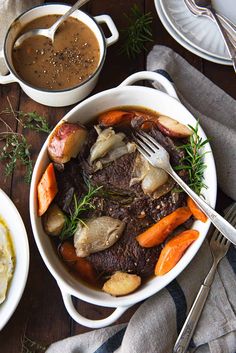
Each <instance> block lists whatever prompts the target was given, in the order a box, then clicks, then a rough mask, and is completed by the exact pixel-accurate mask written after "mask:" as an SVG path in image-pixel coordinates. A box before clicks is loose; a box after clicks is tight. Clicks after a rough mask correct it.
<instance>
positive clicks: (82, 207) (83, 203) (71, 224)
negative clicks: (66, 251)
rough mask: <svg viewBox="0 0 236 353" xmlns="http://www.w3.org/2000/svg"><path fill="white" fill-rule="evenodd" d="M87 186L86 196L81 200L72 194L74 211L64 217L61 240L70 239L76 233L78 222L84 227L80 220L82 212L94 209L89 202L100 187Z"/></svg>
mask: <svg viewBox="0 0 236 353" xmlns="http://www.w3.org/2000/svg"><path fill="white" fill-rule="evenodd" d="M87 186H88V191H87V194H85V195H84V196H83V197H82V199H81V200H78V199H77V197H76V195H75V194H74V211H73V212H72V211H70V215H69V216H67V217H66V221H65V224H64V227H63V229H62V232H61V234H60V238H61V240H65V239H68V238H70V237H72V236H73V235H74V234H75V232H76V229H77V226H78V223H79V222H80V223H82V224H84V225H85V226H86V224H85V223H84V221H83V220H82V219H81V214H82V213H83V212H84V211H88V210H90V209H94V208H95V207H94V205H93V204H92V203H91V201H92V199H93V197H94V196H95V195H96V194H97V193H98V191H99V190H100V189H101V188H102V186H99V187H93V186H92V185H91V184H87Z"/></svg>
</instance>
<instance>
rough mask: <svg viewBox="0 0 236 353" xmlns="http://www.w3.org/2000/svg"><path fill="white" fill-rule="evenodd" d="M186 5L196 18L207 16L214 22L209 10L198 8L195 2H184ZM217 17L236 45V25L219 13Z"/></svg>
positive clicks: (187, 0) (185, 0)
mask: <svg viewBox="0 0 236 353" xmlns="http://www.w3.org/2000/svg"><path fill="white" fill-rule="evenodd" d="M184 3H185V5H186V6H187V8H188V9H189V10H190V11H191V12H192V13H193V14H194V15H195V16H205V17H208V18H210V19H211V20H212V17H211V14H210V13H209V11H208V9H206V8H203V7H200V6H198V5H197V4H196V2H195V1H194V0H184ZM216 16H217V17H218V18H219V20H220V21H221V23H222V25H223V26H224V28H225V29H226V31H228V33H229V35H230V37H231V38H230V39H231V40H232V44H234V45H236V25H234V24H233V23H232V22H231V21H230V20H229V19H228V18H226V17H225V16H223V15H221V14H219V13H216Z"/></svg>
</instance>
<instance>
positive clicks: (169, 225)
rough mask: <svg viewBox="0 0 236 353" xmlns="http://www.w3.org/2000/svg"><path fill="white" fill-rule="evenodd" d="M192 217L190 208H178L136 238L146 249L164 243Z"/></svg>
mask: <svg viewBox="0 0 236 353" xmlns="http://www.w3.org/2000/svg"><path fill="white" fill-rule="evenodd" d="M191 215H192V213H191V211H190V209H189V208H188V207H180V208H177V209H176V210H175V211H174V212H172V213H171V214H169V215H168V216H166V217H163V218H162V219H161V220H160V221H159V222H157V223H156V224H154V225H153V226H151V227H150V228H148V229H147V230H146V231H145V232H143V233H141V234H139V235H138V236H137V237H136V240H137V241H138V243H139V245H141V246H143V247H144V248H151V247H153V246H156V245H159V244H161V243H163V241H164V240H165V239H166V238H167V236H168V235H169V234H170V233H171V232H172V231H173V230H174V229H175V228H177V227H178V226H179V225H180V224H182V223H184V222H185V221H187V219H189V217H190V216H191Z"/></svg>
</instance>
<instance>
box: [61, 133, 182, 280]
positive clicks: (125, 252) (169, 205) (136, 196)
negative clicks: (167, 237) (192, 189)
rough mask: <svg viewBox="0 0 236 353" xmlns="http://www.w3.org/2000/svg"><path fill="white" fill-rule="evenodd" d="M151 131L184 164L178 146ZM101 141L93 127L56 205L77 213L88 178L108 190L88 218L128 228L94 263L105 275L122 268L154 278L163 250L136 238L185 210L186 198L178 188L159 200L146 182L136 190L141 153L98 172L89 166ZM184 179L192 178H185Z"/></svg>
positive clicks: (65, 174) (64, 177)
mask: <svg viewBox="0 0 236 353" xmlns="http://www.w3.org/2000/svg"><path fill="white" fill-rule="evenodd" d="M150 133H151V135H152V136H153V137H154V138H155V139H156V140H157V141H158V142H159V143H161V144H162V145H163V147H165V148H166V149H167V150H168V152H169V154H170V158H171V163H172V165H178V164H179V163H180V160H181V158H182V157H183V152H182V150H181V149H178V148H177V142H176V141H174V140H173V139H171V138H169V137H166V136H164V135H163V134H162V133H161V132H160V131H158V130H156V129H152V130H151V132H150ZM96 137H97V133H96V132H95V130H94V129H93V128H92V129H91V130H90V131H89V135H88V139H87V142H86V144H85V146H84V148H83V150H82V152H81V153H80V154H79V156H78V158H77V159H73V160H71V161H70V162H68V163H66V164H65V166H64V170H63V172H61V171H57V182H58V189H59V192H58V195H57V197H56V202H57V203H58V205H59V206H60V207H61V208H62V209H63V210H64V211H65V212H69V210H70V209H73V194H74V193H75V194H76V195H77V196H78V197H81V195H83V193H85V181H86V180H89V182H90V183H91V184H92V185H94V186H103V187H102V189H101V191H100V193H99V194H98V195H97V196H96V197H95V198H94V200H93V204H94V206H95V209H94V210H91V211H89V213H87V214H86V217H88V218H90V217H96V216H104V215H106V216H111V217H113V218H117V219H120V220H122V221H124V222H125V223H126V227H125V230H124V233H123V235H122V236H121V238H120V239H119V240H118V241H117V242H116V243H115V244H114V245H113V246H112V247H110V248H108V249H106V250H103V251H100V252H97V253H94V254H91V255H90V256H89V257H88V259H89V261H90V262H91V263H92V264H93V266H94V268H95V269H96V270H97V272H98V273H99V274H102V275H110V274H112V273H114V272H115V271H118V270H120V271H124V272H129V273H135V274H138V275H140V276H142V277H146V276H149V275H151V274H153V271H154V266H155V264H156V261H157V259H158V257H159V254H160V251H161V248H162V246H156V247H154V248H150V249H146V248H142V247H141V246H140V245H139V244H138V242H137V241H136V240H135V237H136V236H137V235H138V234H140V233H141V232H142V231H144V230H145V229H147V227H149V226H151V225H152V224H153V223H155V222H157V221H158V220H159V219H161V218H163V217H164V216H166V215H168V214H169V213H171V212H173V211H174V210H175V209H177V208H178V207H181V206H184V205H185V202H186V201H185V198H186V195H185V194H184V193H181V192H173V190H172V192H168V193H167V194H166V195H164V196H161V197H160V198H158V199H153V198H151V197H150V196H147V195H145V194H144V193H143V191H142V188H141V186H140V184H135V185H133V186H131V187H130V180H131V174H132V170H133V165H134V161H135V157H136V153H137V152H134V153H130V154H126V155H123V156H122V157H120V158H118V159H117V160H116V161H114V162H112V163H110V164H108V165H107V166H105V167H104V168H103V169H101V170H98V171H96V172H94V171H93V168H92V167H91V165H90V164H89V163H88V156H89V151H90V148H91V146H92V145H93V143H94V142H95V140H96ZM182 177H183V178H186V176H185V175H182ZM176 187H177V186H176ZM85 222H86V219H85ZM188 226H189V224H188Z"/></svg>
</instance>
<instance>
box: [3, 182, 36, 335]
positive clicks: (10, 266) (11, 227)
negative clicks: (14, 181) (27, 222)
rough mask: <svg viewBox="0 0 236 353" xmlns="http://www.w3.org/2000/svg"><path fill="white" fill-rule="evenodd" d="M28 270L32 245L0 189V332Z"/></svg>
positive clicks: (9, 314)
mask: <svg viewBox="0 0 236 353" xmlns="http://www.w3.org/2000/svg"><path fill="white" fill-rule="evenodd" d="M28 270H29V244H28V238H27V234H26V230H25V226H24V223H23V221H22V219H21V216H20V214H19V212H18V211H17V209H16V207H15V205H14V204H13V202H12V201H11V200H10V198H9V197H8V196H7V195H6V194H5V193H4V192H3V191H2V190H1V189H0V331H1V330H2V328H3V327H4V326H5V325H6V323H7V322H8V320H9V319H10V317H11V316H12V314H13V313H14V311H15V309H16V307H17V305H18V303H19V301H20V299H21V296H22V294H23V291H24V288H25V284H26V281H27V277H28Z"/></svg>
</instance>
